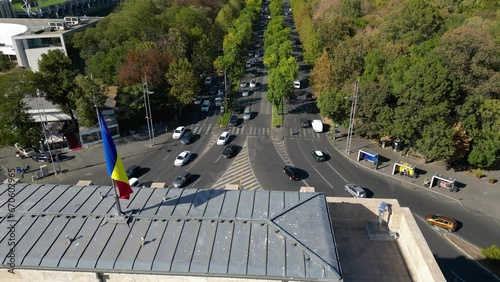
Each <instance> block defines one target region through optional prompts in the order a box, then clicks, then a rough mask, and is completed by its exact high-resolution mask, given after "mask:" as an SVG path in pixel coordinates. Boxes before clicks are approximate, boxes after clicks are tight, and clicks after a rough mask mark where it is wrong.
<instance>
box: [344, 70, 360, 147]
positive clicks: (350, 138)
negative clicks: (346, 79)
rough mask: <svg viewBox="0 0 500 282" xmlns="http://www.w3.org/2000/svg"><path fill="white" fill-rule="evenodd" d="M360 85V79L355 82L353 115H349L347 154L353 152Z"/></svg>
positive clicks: (352, 103) (352, 104)
mask: <svg viewBox="0 0 500 282" xmlns="http://www.w3.org/2000/svg"><path fill="white" fill-rule="evenodd" d="M358 85H359V80H356V82H355V83H354V94H353V96H352V101H351V115H350V117H349V129H348V130H347V145H346V148H345V152H346V154H350V153H351V142H352V132H353V130H354V118H355V117H356V106H357V103H358Z"/></svg>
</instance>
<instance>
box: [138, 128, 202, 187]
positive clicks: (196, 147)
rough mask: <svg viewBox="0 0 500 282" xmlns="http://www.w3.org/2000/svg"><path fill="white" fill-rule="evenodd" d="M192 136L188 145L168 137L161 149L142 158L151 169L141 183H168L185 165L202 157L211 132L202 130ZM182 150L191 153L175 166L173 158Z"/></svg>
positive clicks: (185, 168)
mask: <svg viewBox="0 0 500 282" xmlns="http://www.w3.org/2000/svg"><path fill="white" fill-rule="evenodd" d="M194 138H195V139H194V141H193V142H192V143H191V144H188V145H184V144H182V143H181V141H180V140H173V139H170V140H169V141H168V142H167V143H166V144H164V146H163V147H162V150H161V151H159V152H158V153H157V154H153V155H151V156H149V157H148V158H146V159H144V160H143V163H144V164H146V165H148V166H149V167H150V168H151V170H150V171H149V172H148V173H147V174H146V175H145V176H144V177H143V179H141V183H144V182H147V183H151V182H165V183H167V184H168V185H169V184H171V183H172V182H173V181H174V179H175V178H176V177H177V176H178V175H179V173H181V172H182V171H186V170H187V167H189V166H190V165H192V164H193V163H194V162H196V161H199V159H202V158H203V151H204V150H205V148H206V146H207V145H208V143H209V142H210V140H211V138H212V134H211V133H208V134H206V133H204V132H202V133H200V134H195V137H194ZM183 151H190V152H191V154H193V155H192V156H191V159H190V160H189V161H188V163H186V164H185V165H184V166H182V167H175V166H174V161H175V158H177V156H178V155H179V154H180V153H181V152H183ZM138 165H140V164H138Z"/></svg>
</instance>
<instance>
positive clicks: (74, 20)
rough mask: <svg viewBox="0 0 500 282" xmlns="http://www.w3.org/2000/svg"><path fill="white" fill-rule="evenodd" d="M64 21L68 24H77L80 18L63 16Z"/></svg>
mask: <svg viewBox="0 0 500 282" xmlns="http://www.w3.org/2000/svg"><path fill="white" fill-rule="evenodd" d="M64 22H65V23H66V24H67V25H69V26H72V25H78V24H80V18H79V17H64Z"/></svg>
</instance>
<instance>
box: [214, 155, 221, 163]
mask: <svg viewBox="0 0 500 282" xmlns="http://www.w3.org/2000/svg"><path fill="white" fill-rule="evenodd" d="M221 157H222V155H220V156H219V157H218V158H217V159H216V160H215V163H217V162H218V161H219V160H220V158H221Z"/></svg>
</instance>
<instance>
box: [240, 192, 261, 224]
mask: <svg viewBox="0 0 500 282" xmlns="http://www.w3.org/2000/svg"><path fill="white" fill-rule="evenodd" d="M255 193H256V192H255V191H245V194H246V195H244V199H243V200H242V199H241V197H240V201H239V203H238V211H237V212H236V218H241V219H249V218H252V213H253V209H254V205H255Z"/></svg>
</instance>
